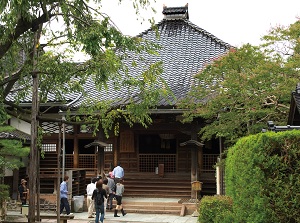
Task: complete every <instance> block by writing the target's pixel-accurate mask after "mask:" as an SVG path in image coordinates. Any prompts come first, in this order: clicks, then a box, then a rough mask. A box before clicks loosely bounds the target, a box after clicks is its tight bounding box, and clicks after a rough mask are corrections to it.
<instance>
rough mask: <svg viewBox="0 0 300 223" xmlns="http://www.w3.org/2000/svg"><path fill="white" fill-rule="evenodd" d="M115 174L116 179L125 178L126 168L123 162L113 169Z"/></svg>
mask: <svg viewBox="0 0 300 223" xmlns="http://www.w3.org/2000/svg"><path fill="white" fill-rule="evenodd" d="M112 173H113V175H114V177H115V179H123V178H124V169H123V168H122V167H121V164H120V163H118V165H117V166H116V167H115V168H114V169H113V172H112Z"/></svg>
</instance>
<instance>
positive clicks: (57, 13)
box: [0, 0, 170, 132]
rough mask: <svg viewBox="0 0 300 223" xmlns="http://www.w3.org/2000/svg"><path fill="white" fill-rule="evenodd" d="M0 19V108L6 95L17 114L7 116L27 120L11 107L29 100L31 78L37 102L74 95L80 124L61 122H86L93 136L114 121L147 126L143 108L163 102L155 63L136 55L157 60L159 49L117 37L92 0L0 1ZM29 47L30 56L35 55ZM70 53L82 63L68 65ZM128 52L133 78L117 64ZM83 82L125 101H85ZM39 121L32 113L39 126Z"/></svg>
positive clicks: (137, 0)
mask: <svg viewBox="0 0 300 223" xmlns="http://www.w3.org/2000/svg"><path fill="white" fill-rule="evenodd" d="M119 2H120V3H121V2H122V1H119ZM132 3H133V7H134V8H135V10H136V14H137V16H139V13H140V10H141V9H146V8H148V7H149V6H150V1H149V0H143V1H141V0H134V1H132ZM0 12H1V14H0V20H1V24H2V25H1V26H0V32H1V33H3V35H1V37H0V87H1V88H2V91H1V95H0V96H1V97H0V100H1V101H3V103H4V104H6V103H7V102H6V101H5V98H6V96H7V95H8V94H11V95H13V96H14V99H15V101H14V102H13V103H14V107H15V108H17V109H15V110H14V112H11V111H10V113H9V114H10V115H13V116H20V115H21V114H24V113H30V110H28V111H26V110H24V109H21V108H19V107H18V104H19V102H20V101H22V100H24V98H25V97H28V95H30V94H31V93H32V92H31V91H32V81H31V78H32V75H33V74H37V75H38V76H39V101H40V102H41V103H46V102H47V99H48V98H49V95H50V97H51V98H52V99H53V100H55V101H57V102H60V103H61V104H62V105H63V104H67V103H69V102H70V98H69V96H70V94H77V95H82V96H83V97H85V104H84V105H83V106H82V107H81V108H80V111H79V116H80V117H79V118H78V117H74V112H73V116H68V117H67V121H69V122H73V124H75V123H76V122H77V121H78V120H80V121H81V122H90V123H93V125H95V128H94V129H98V128H99V126H101V127H104V128H105V131H106V132H108V131H110V130H111V129H116V131H117V129H118V119H119V118H125V120H127V121H128V123H129V124H130V125H132V124H133V123H141V124H142V125H144V126H147V125H148V124H150V123H151V119H150V117H149V114H148V109H149V108H154V107H155V106H156V105H157V102H158V100H159V99H161V98H162V97H167V95H170V91H169V89H168V87H167V86H166V84H165V82H164V80H163V79H162V78H161V76H160V74H161V73H162V63H149V62H147V61H145V60H144V58H143V57H142V56H141V55H145V54H157V49H158V48H159V46H157V45H156V44H153V43H151V42H148V41H145V40H143V39H142V38H140V37H130V36H125V35H123V34H122V33H121V32H120V31H119V29H118V28H117V26H116V25H115V24H114V23H113V21H111V19H110V17H109V15H107V14H104V13H102V12H101V1H99V0H94V1H85V0H75V1H71V2H68V1H59V2H53V1H47V0H42V1H37V0H31V1H11V2H10V1H2V2H1V4H0ZM57 23H58V24H59V26H58V25H57ZM16 24H17V25H16ZM41 26H42V27H41ZM40 27H41V29H42V30H41V33H40V39H39V42H38V44H36V45H35V44H34V35H35V34H36V33H37V32H38V31H39V28H40ZM33 46H34V47H35V48H36V49H37V55H35V56H33ZM78 52H81V53H82V55H81V57H83V58H84V60H81V62H80V63H79V62H75V59H74V57H75V56H76V55H77V54H76V53H78ZM132 53H134V54H135V55H136V56H135V59H134V61H132V64H133V65H134V64H141V65H143V66H144V71H143V72H141V74H140V75H139V76H133V75H132V74H131V73H130V72H129V69H130V68H129V67H128V63H127V62H124V61H125V60H127V59H128V58H129V55H132ZM130 60H132V57H131V59H130ZM91 81H93V82H94V83H95V87H96V88H97V90H99V91H100V92H101V93H102V94H106V93H107V91H106V90H107V89H109V90H110V91H111V90H116V91H118V90H120V89H126V90H127V92H128V97H129V98H128V100H127V101H126V102H124V104H123V105H122V107H121V108H116V107H113V105H114V104H115V103H116V102H120V101H122V100H124V98H115V99H114V100H113V101H100V100H99V99H97V100H95V99H92V98H88V97H89V96H88V92H86V91H85V86H86V85H87V84H89V83H90V82H91ZM158 86H160V87H158ZM137 92H140V93H138V94H137ZM66 109H69V108H66ZM2 111H3V112H2ZM99 111H101V114H100V112H99ZM2 113H3V115H1V117H3V120H5V119H6V118H7V117H5V114H6V113H5V110H4V109H3V110H2V109H1V107H0V114H2ZM82 114H84V116H82ZM42 116H43V113H42V112H40V113H39V119H40V120H41V121H42V120H43V119H42V118H43V117H42ZM20 117H21V116H20Z"/></svg>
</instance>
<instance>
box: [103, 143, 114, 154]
mask: <svg viewBox="0 0 300 223" xmlns="http://www.w3.org/2000/svg"><path fill="white" fill-rule="evenodd" d="M112 151H113V144H108V146H106V147H104V152H112Z"/></svg>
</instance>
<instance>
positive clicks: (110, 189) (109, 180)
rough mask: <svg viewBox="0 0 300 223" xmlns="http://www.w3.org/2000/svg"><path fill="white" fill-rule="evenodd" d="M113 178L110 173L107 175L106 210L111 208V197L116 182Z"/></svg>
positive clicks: (112, 197) (113, 193) (114, 190)
mask: <svg viewBox="0 0 300 223" xmlns="http://www.w3.org/2000/svg"><path fill="white" fill-rule="evenodd" d="M113 178H114V177H113V175H112V174H108V175H107V186H108V199H107V204H106V210H112V208H113V199H114V196H115V192H116V184H115V180H114V179H113Z"/></svg>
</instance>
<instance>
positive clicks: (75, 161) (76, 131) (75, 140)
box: [73, 125, 79, 168]
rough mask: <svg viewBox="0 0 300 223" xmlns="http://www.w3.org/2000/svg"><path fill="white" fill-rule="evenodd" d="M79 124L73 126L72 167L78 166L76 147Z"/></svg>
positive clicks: (77, 150) (77, 149)
mask: <svg viewBox="0 0 300 223" xmlns="http://www.w3.org/2000/svg"><path fill="white" fill-rule="evenodd" d="M78 127H79V126H78V125H76V126H74V129H75V131H74V160H73V167H74V168H78V167H79V148H78V131H79V128H78Z"/></svg>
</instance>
